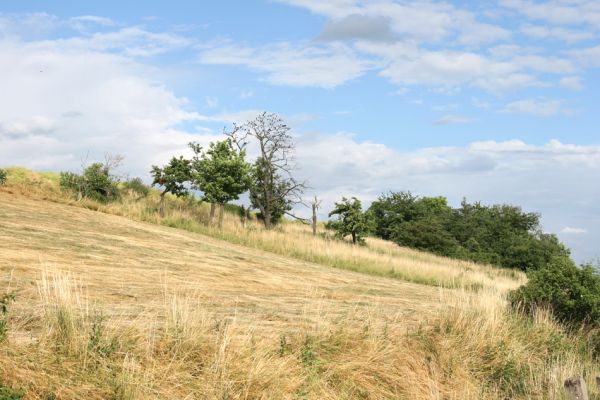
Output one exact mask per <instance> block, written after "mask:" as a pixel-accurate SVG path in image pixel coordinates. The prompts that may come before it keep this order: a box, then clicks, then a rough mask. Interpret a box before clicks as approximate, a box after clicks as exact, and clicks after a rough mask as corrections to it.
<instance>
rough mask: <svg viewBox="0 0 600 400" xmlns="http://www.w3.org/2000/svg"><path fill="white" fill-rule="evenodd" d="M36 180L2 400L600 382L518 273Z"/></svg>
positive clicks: (544, 392)
mask: <svg viewBox="0 0 600 400" xmlns="http://www.w3.org/2000/svg"><path fill="white" fill-rule="evenodd" d="M21 172H22V174H21V175H20V178H19V180H17V179H16V178H15V176H17V174H15V173H13V174H12V175H11V176H12V178H11V179H12V181H11V182H10V183H9V186H8V187H6V188H3V189H0V281H1V282H0V285H1V286H0V288H1V290H2V292H0V293H15V300H14V301H6V303H8V304H9V308H8V312H7V314H5V315H4V314H0V333H2V332H1V331H2V327H3V326H4V327H5V328H6V329H5V332H6V335H4V336H5V340H4V341H2V342H1V343H0V372H1V374H0V381H1V383H0V399H2V398H7V399H8V398H21V397H22V398H26V399H51V398H54V399H57V398H58V399H106V398H109V399H149V398H150V399H152V398H156V399H192V398H198V399H205V398H206V399H403V398H406V399H430V398H444V399H498V398H504V397H505V396H509V397H510V398H512V399H529V398H538V399H548V398H549V399H559V398H562V382H563V380H564V379H565V378H567V377H569V376H571V375H574V374H582V373H583V374H585V375H586V376H587V377H590V376H593V375H594V374H595V373H598V372H600V371H599V370H598V365H597V364H596V363H595V362H594V360H593V359H592V355H591V349H590V347H589V345H588V344H587V342H586V341H585V338H584V337H582V336H581V335H579V336H572V335H570V334H567V333H566V332H564V331H563V329H562V328H561V327H560V326H558V325H557V324H555V323H554V322H553V321H552V320H551V319H550V318H549V316H548V315H547V313H544V312H540V313H539V314H538V315H537V316H536V318H535V320H533V321H532V320H529V319H526V318H524V317H521V316H519V315H517V314H514V313H511V312H509V311H508V310H507V309H506V302H505V299H504V294H505V293H506V290H507V289H508V288H511V287H516V286H518V285H519V284H520V282H522V281H523V279H524V278H523V277H522V276H521V275H518V274H514V275H512V274H510V273H507V272H505V271H501V270H497V269H492V268H489V267H487V266H478V265H474V264H468V263H461V262H455V261H452V260H446V259H443V258H438V257H433V256H431V255H428V254H424V253H419V252H415V251H409V250H406V249H400V248H395V247H393V246H390V245H389V244H388V243H385V242H382V241H371V242H370V243H369V246H368V247H367V248H354V247H352V246H349V245H347V244H344V243H339V242H336V241H332V240H330V239H328V238H327V237H322V238H317V239H313V238H312V237H311V236H310V235H309V234H308V233H307V231H306V230H305V229H304V228H303V227H302V226H299V225H296V224H286V225H285V226H284V227H283V228H282V229H281V230H278V231H275V232H265V231H263V230H262V229H260V227H259V226H258V225H252V226H250V227H249V228H247V229H243V228H242V227H241V224H239V221H237V219H236V218H235V217H234V216H229V217H228V220H227V224H226V227H225V229H224V230H223V232H220V231H218V230H216V229H212V228H209V227H206V226H204V225H203V224H202V223H201V222H197V221H201V220H202V218H204V217H205V214H204V213H205V210H203V209H202V207H201V206H198V207H194V208H192V209H191V210H190V209H189V208H188V207H184V206H185V204H184V203H183V202H182V201H176V200H174V199H172V200H171V202H170V204H171V206H170V210H169V215H168V217H167V218H165V219H164V220H159V219H158V218H157V217H156V216H155V213H154V212H153V208H152V202H153V201H155V200H156V199H154V198H150V199H148V200H147V201H146V200H145V201H143V202H141V201H137V202H136V201H135V200H134V199H133V198H125V199H124V201H123V202H122V203H119V204H112V205H99V204H96V203H86V202H79V203H74V202H72V200H69V199H67V198H65V197H64V196H63V195H62V194H61V193H59V192H58V191H56V186H55V180H53V179H55V178H53V176H52V175H47V176H45V177H44V176H40V175H36V174H33V173H29V172H27V171H22V170H21ZM89 208H93V209H100V210H102V211H104V213H99V212H96V211H94V210H90V209H89ZM107 213H110V214H121V215H125V216H128V217H129V218H124V217H122V216H119V215H109V214H107ZM149 222H152V223H149ZM164 225H172V226H175V227H177V228H185V229H177V228H173V227H169V226H164ZM222 238H224V239H226V240H225V241H224V240H221V239H222ZM332 266H335V267H337V268H332ZM391 268H394V273H392V272H391V271H390V269H391ZM349 269H353V270H355V271H349ZM357 271H358V272H357ZM401 274H404V275H401ZM403 277H404V278H406V279H407V280H403V279H402V278H403ZM419 277H433V278H435V280H424V282H425V283H428V284H427V285H424V284H419V283H415V281H418V280H419V279H420V278H419ZM452 282H461V284H460V285H459V284H451V283H452ZM471 283H477V284H478V285H477V286H476V287H475V286H473V285H471ZM433 284H438V286H437V287H436V286H434V285H433ZM439 286H446V288H443V287H439ZM474 288H476V289H477V291H473V290H470V289H474ZM466 289H469V290H466ZM1 337H2V335H0V338H1ZM9 393H10V394H11V395H12V396H13V397H8V394H9ZM593 395H597V393H596V392H594V393H593ZM2 396H4V397H2Z"/></svg>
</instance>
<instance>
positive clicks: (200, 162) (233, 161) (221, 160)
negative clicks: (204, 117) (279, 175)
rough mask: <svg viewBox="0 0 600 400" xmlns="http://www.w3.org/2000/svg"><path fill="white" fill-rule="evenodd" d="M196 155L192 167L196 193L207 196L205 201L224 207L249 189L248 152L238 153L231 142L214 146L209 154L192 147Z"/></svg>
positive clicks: (217, 143)
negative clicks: (223, 205)
mask: <svg viewBox="0 0 600 400" xmlns="http://www.w3.org/2000/svg"><path fill="white" fill-rule="evenodd" d="M190 147H191V148H192V150H194V152H195V153H196V155H195V157H194V159H193V160H192V163H191V171H192V172H191V179H192V186H193V187H194V189H198V190H201V191H202V192H203V193H204V198H203V200H205V201H208V202H210V203H218V204H225V203H227V202H230V201H233V200H237V199H238V198H239V196H240V194H242V193H243V192H245V191H246V190H248V188H249V187H250V165H249V164H248V163H247V162H246V161H245V160H244V158H245V156H246V151H245V150H240V151H236V150H235V149H234V148H233V144H232V141H231V139H227V140H223V141H221V142H213V143H211V144H210V146H209V148H208V150H207V151H203V150H202V148H201V147H200V146H199V145H198V144H196V143H190Z"/></svg>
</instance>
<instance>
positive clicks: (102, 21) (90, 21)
mask: <svg viewBox="0 0 600 400" xmlns="http://www.w3.org/2000/svg"><path fill="white" fill-rule="evenodd" d="M69 24H70V25H71V26H72V27H73V28H74V29H77V30H79V31H82V32H85V31H87V30H88V29H89V28H90V27H92V28H93V27H96V26H104V27H107V26H113V25H115V22H114V21H113V20H112V19H110V18H106V17H100V16H97V15H80V16H78V17H72V18H70V19H69Z"/></svg>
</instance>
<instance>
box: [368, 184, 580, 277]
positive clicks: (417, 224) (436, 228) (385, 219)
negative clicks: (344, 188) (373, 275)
mask: <svg viewBox="0 0 600 400" xmlns="http://www.w3.org/2000/svg"><path fill="white" fill-rule="evenodd" d="M368 213H369V215H370V216H371V219H372V220H373V222H374V224H375V232H374V233H375V235H376V236H378V237H381V238H383V239H386V240H392V241H394V242H395V243H397V244H398V245H401V246H408V247H412V248H417V249H421V250H426V251H431V252H434V253H436V254H439V255H443V256H449V257H455V258H462V259H467V260H471V261H475V262H481V263H490V264H494V265H498V266H502V267H506V268H518V269H522V270H534V269H539V268H541V267H543V266H544V265H546V264H548V263H549V262H550V260H551V259H553V258H554V257H567V258H568V256H569V251H568V249H567V248H566V247H565V246H563V245H562V244H561V243H560V241H559V240H558V239H557V238H556V236H554V235H548V234H545V233H543V232H542V231H541V227H540V216H539V214H536V213H527V212H523V210H521V208H519V207H515V206H512V205H507V204H501V205H493V206H484V205H482V204H481V203H479V202H476V203H472V204H470V203H468V202H467V201H466V200H463V202H462V203H461V206H460V207H459V208H456V209H453V208H452V207H450V206H449V205H448V201H447V200H446V199H445V198H444V197H418V196H414V195H412V194H411V193H410V192H396V193H394V192H392V193H389V194H386V195H382V196H380V197H379V199H378V200H377V201H375V202H373V203H372V204H371V207H370V208H369V211H368Z"/></svg>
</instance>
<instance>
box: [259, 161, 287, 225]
mask: <svg viewBox="0 0 600 400" xmlns="http://www.w3.org/2000/svg"><path fill="white" fill-rule="evenodd" d="M250 177H251V182H252V183H251V186H250V202H251V204H252V207H254V208H257V209H259V210H261V212H259V213H258V215H257V216H258V218H260V219H261V220H263V221H265V219H266V218H265V217H266V213H268V218H269V223H268V226H269V227H270V225H271V224H273V225H277V224H278V223H279V222H280V221H281V219H282V218H283V216H284V215H285V213H286V212H289V211H291V210H292V206H293V201H292V199H291V198H290V197H289V194H290V193H291V192H293V191H294V190H295V188H296V186H297V183H296V181H294V180H293V179H286V178H283V177H282V176H281V175H279V174H278V173H276V172H274V171H273V166H272V165H271V164H270V163H268V162H266V161H265V159H264V158H262V157H259V158H258V159H257V160H256V161H255V163H254V165H252V168H251V170H250Z"/></svg>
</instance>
